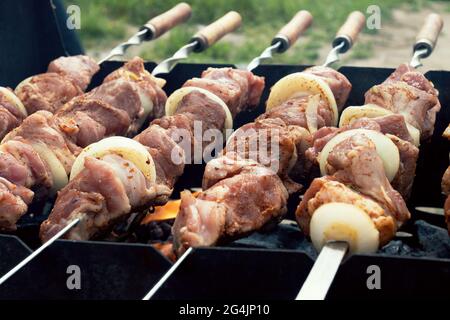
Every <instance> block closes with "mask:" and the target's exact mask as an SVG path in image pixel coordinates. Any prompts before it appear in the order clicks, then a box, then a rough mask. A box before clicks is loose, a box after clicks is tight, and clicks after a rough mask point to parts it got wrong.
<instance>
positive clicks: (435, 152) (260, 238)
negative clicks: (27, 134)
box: [0, 8, 450, 300]
mask: <svg viewBox="0 0 450 320" xmlns="http://www.w3.org/2000/svg"><path fill="white" fill-rule="evenodd" d="M47 9H48V8H47ZM57 36H58V35H54V37H57ZM56 47H58V48H56V52H58V53H51V54H49V59H48V60H50V58H54V57H55V56H57V55H61V54H63V53H64V52H63V50H62V47H63V46H62V45H61V46H60V47H59V45H58V46H56ZM0 58H1V56H0ZM27 61H28V60H27ZM122 65H123V62H120V61H105V62H103V63H102V64H101V66H100V67H101V68H100V71H99V72H98V73H97V74H96V75H95V76H94V77H93V79H92V81H91V83H90V86H89V88H88V90H90V89H91V88H94V87H96V86H98V85H100V84H101V83H102V81H103V79H104V78H105V77H106V76H107V75H108V74H110V73H111V72H112V71H114V70H116V69H118V68H120V67H121V66H122ZM156 66H157V64H156V63H154V62H146V63H145V68H146V70H148V71H149V72H152V71H153V69H155V67H156ZM209 67H214V68H221V67H234V68H236V66H233V65H222V64H191V63H178V64H177V65H175V66H174V68H173V69H171V70H170V71H169V72H168V73H164V74H161V75H160V76H159V77H161V78H163V79H165V80H166V81H167V84H166V86H165V87H164V90H165V92H166V93H167V95H170V94H171V93H172V92H174V91H175V90H177V89H179V88H180V87H181V86H182V85H183V83H185V82H186V81H187V80H188V79H191V78H193V77H200V75H201V73H202V71H204V70H206V69H207V68H209ZM308 67H310V66H309V65H259V66H258V67H256V69H254V70H253V73H254V74H256V75H260V76H263V77H265V82H266V85H265V89H264V92H263V94H262V97H261V103H260V105H259V106H258V107H257V108H254V109H252V110H251V111H247V112H241V113H239V114H238V115H237V117H236V119H235V121H234V128H235V129H237V128H239V127H241V126H242V125H243V124H246V123H249V122H252V121H253V120H254V119H255V118H256V117H258V116H259V115H260V114H262V113H263V112H264V111H265V102H266V100H267V98H268V96H269V92H270V88H271V87H272V86H273V85H274V84H275V83H276V82H277V81H278V80H280V79H281V78H283V77H284V76H286V75H288V74H291V73H294V72H300V71H302V70H304V69H306V68H308ZM43 69H44V68H43V67H42V65H41V66H38V67H36V69H33V70H36V73H37V72H38V71H39V72H40V71H43ZM22 71H23V70H22ZM22 71H20V72H18V73H17V76H12V77H8V78H6V79H0V81H1V82H2V85H9V86H15V85H16V84H17V82H18V80H21V79H23V78H24V74H23V72H22ZM338 71H339V72H341V73H342V74H343V75H345V76H346V77H347V78H348V80H349V81H350V82H351V83H352V86H353V87H352V91H351V93H350V97H349V99H348V101H347V103H346V106H349V105H362V104H363V103H364V93H365V92H366V91H367V90H368V89H369V88H371V87H372V86H374V85H376V84H379V83H381V82H383V81H384V80H385V79H386V78H387V77H388V76H389V75H390V74H391V73H392V72H393V71H394V70H393V69H389V68H364V67H348V66H343V67H341V68H339V69H338ZM425 76H426V77H427V78H428V79H429V80H430V81H431V82H433V83H434V85H435V87H436V89H437V90H439V92H440V95H439V100H440V102H441V104H442V109H441V111H440V112H439V113H438V115H437V120H436V124H435V130H434V134H433V136H432V138H431V139H430V140H429V141H427V142H424V143H422V145H421V146H420V155H419V161H418V164H417V169H416V178H415V180H414V185H413V190H412V195H411V197H410V199H409V201H408V202H407V204H408V208H409V209H410V211H411V213H412V218H411V219H410V220H409V221H408V222H407V224H406V225H405V226H404V227H403V228H402V232H403V234H400V233H399V234H398V235H397V236H396V237H395V238H394V239H393V240H392V241H391V242H389V243H388V244H387V245H386V246H384V247H383V248H381V249H380V250H379V251H378V252H377V253H374V254H353V255H350V256H349V257H347V258H345V259H344V261H343V263H342V265H341V267H340V268H339V270H338V272H337V275H336V278H335V281H334V282H333V284H332V286H331V289H330V291H329V293H328V296H327V298H328V299H344V298H357V299H385V298H397V297H399V296H400V297H402V298H408V297H410V298H417V297H424V298H448V297H450V294H449V291H448V289H447V288H448V287H449V286H450V237H449V236H448V233H447V230H446V224H445V221H444V217H443V216H442V215H435V214H429V213H425V212H422V211H418V210H416V209H415V208H416V207H436V208H442V207H443V203H444V196H443V195H442V194H441V178H442V174H443V173H444V171H445V170H446V168H447V166H448V152H449V149H448V142H447V141H445V140H444V139H443V138H442V133H443V131H444V130H445V128H446V127H447V125H448V123H450V111H449V109H448V106H450V93H449V92H448V90H447V89H448V88H450V72H449V71H441V70H433V71H429V72H427V73H425ZM204 169H205V163H203V164H189V165H187V166H186V168H185V170H184V173H183V175H182V176H181V177H180V179H179V180H178V181H177V183H176V186H175V190H174V192H173V194H172V197H174V198H179V196H180V192H181V191H183V190H185V189H192V188H198V187H201V183H202V177H203V173H204ZM299 196H300V194H297V195H295V194H294V195H293V196H291V198H290V202H289V205H288V214H287V217H286V219H285V220H284V221H283V222H282V223H281V224H279V225H278V226H272V227H268V228H266V229H265V230H261V231H259V232H256V233H253V234H251V235H249V236H247V237H244V238H242V239H239V240H235V241H233V242H231V243H228V244H227V245H222V246H218V247H209V248H202V247H200V248H193V249H192V253H191V254H189V255H188V256H186V257H185V259H184V260H183V261H182V262H181V263H180V265H179V267H178V268H177V269H176V270H175V272H174V273H173V274H172V276H171V277H170V278H168V280H167V281H166V282H165V283H164V284H163V285H162V287H160V289H159V290H158V291H157V292H156V294H155V295H154V298H155V299H163V300H166V299H213V300H217V299H248V298H252V299H275V300H282V299H290V300H291V299H294V298H295V297H296V295H297V293H298V291H299V289H300V287H301V285H302V284H303V282H304V281H305V279H306V278H307V276H308V274H309V273H310V271H311V269H312V267H313V265H314V261H315V259H316V258H317V252H316V250H315V249H314V247H313V246H312V244H311V241H310V240H309V239H307V238H305V236H304V235H303V234H302V233H301V232H300V230H299V228H298V227H297V225H296V223H295V222H294V221H295V209H296V205H297V204H298V202H299V201H298V197H299ZM53 200H54V199H49V201H47V202H45V203H35V204H33V206H31V207H30V209H29V212H28V213H27V214H26V215H25V216H23V217H22V218H21V219H20V220H19V222H18V224H17V231H15V232H13V233H12V234H11V235H0V276H1V275H3V274H5V273H6V272H7V271H8V270H10V269H11V268H12V267H13V266H15V265H16V264H17V263H19V262H20V261H21V260H23V258H25V257H26V256H28V255H29V254H30V253H31V252H32V249H34V248H37V247H38V246H39V245H40V244H41V242H40V240H39V236H38V233H39V226H40V224H41V223H42V221H44V220H45V219H46V218H47V216H48V214H49V212H50V211H51V208H52V204H53ZM132 231H136V230H132ZM141 231H142V232H141V235H140V237H137V238H136V237H133V236H127V235H131V234H128V233H127V230H125V236H124V237H116V238H109V239H108V241H107V240H97V241H69V240H57V241H56V242H54V243H53V244H52V245H50V246H49V247H48V248H47V249H46V250H45V251H43V252H42V253H41V254H40V255H38V256H37V257H36V258H35V259H33V260H31V261H30V262H29V263H28V264H26V265H25V266H24V267H23V268H22V269H20V270H19V271H17V273H15V274H14V276H12V277H11V278H10V279H8V280H7V281H6V282H5V283H4V284H2V285H1V286H0V299H86V300H87V299H141V298H142V297H143V296H144V295H145V294H146V293H147V292H148V290H149V289H150V288H152V287H153V286H154V285H155V284H156V283H157V282H158V280H160V279H161V277H162V276H163V275H164V274H165V273H166V272H167V271H168V270H169V269H170V267H171V266H172V264H173V261H170V260H169V259H168V258H166V257H165V256H163V255H162V254H161V252H159V251H158V250H156V249H155V247H154V246H152V245H151V244H150V243H145V242H146V241H147V240H146V232H150V231H148V230H141ZM164 237H167V235H164ZM161 240H164V239H161ZM142 242H144V243H142ZM373 266H376V267H377V268H379V269H380V270H381V289H369V288H368V286H367V279H368V277H369V276H370V270H371V268H373ZM73 267H75V269H78V270H79V271H80V275H81V278H80V286H81V288H80V289H77V288H75V289H69V288H68V286H67V281H68V277H69V276H70V275H71V272H73V270H74V269H73ZM71 270H72V271H71ZM262 279H264V280H263V281H262Z"/></svg>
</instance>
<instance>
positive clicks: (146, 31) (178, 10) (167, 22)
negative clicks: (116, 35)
mask: <svg viewBox="0 0 450 320" xmlns="http://www.w3.org/2000/svg"><path fill="white" fill-rule="evenodd" d="M191 13H192V9H191V6H190V5H189V4H187V3H185V2H180V3H179V4H177V5H176V6H174V7H173V8H172V9H170V10H168V11H166V12H164V13H162V14H160V15H158V16H156V17H154V18H152V19H150V20H149V21H148V22H147V23H146V24H145V25H143V26H142V27H141V28H140V30H139V32H137V33H136V34H134V35H133V36H132V37H131V38H130V39H128V41H126V42H124V43H121V44H119V45H118V46H116V47H115V48H113V49H112V50H111V51H110V52H109V54H108V55H107V56H106V57H104V58H103V59H102V60H100V61H99V64H102V63H103V62H104V61H107V60H109V59H111V58H113V57H117V56H123V55H124V54H125V52H126V50H127V49H128V48H129V47H130V46H136V45H139V44H141V43H142V42H143V41H151V40H155V39H157V38H159V37H160V36H162V35H163V34H164V33H166V32H167V31H169V30H170V29H172V28H174V27H175V26H177V25H179V24H181V23H183V22H186V21H187V20H188V19H189V18H190V17H191Z"/></svg>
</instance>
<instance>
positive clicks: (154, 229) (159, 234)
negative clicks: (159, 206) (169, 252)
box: [134, 220, 174, 243]
mask: <svg viewBox="0 0 450 320" xmlns="http://www.w3.org/2000/svg"><path fill="white" fill-rule="evenodd" d="M173 221H174V220H167V221H152V222H150V223H147V224H144V225H140V226H138V227H137V228H136V230H135V232H134V234H135V235H136V238H137V241H138V242H144V243H154V242H165V241H167V240H169V238H170V237H171V236H172V224H173Z"/></svg>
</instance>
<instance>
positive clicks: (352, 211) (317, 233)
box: [310, 202, 380, 253]
mask: <svg viewBox="0 0 450 320" xmlns="http://www.w3.org/2000/svg"><path fill="white" fill-rule="evenodd" d="M310 235H311V241H312V243H313V245H314V247H315V248H316V249H317V251H320V250H321V249H322V247H323V246H324V245H325V244H326V243H327V242H328V241H345V242H347V243H348V244H349V247H350V252H351V253H373V252H376V251H377V250H378V247H379V245H380V242H379V232H378V230H377V228H376V227H375V224H374V222H373V221H372V219H370V217H369V215H368V214H367V213H366V212H364V211H363V210H362V209H360V208H358V207H356V206H354V205H352V204H348V203H340V202H330V203H326V204H324V205H322V206H320V207H319V208H318V209H317V210H316V211H314V213H313V215H312V218H311V222H310Z"/></svg>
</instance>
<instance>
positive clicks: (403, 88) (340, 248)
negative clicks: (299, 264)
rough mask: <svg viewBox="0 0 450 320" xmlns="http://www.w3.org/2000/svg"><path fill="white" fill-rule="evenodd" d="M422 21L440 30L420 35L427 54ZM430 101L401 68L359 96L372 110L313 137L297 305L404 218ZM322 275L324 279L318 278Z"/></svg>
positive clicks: (417, 76) (319, 293)
mask: <svg viewBox="0 0 450 320" xmlns="http://www.w3.org/2000/svg"><path fill="white" fill-rule="evenodd" d="M430 20H431V21H433V23H432V24H431V25H440V27H439V28H433V30H434V31H433V32H429V33H427V34H429V35H431V36H430V39H434V40H433V42H431V40H430V42H431V43H432V44H433V46H432V47H431V49H432V48H433V47H434V43H435V40H436V39H437V36H438V34H439V32H440V29H441V28H442V20H441V18H440V17H439V16H438V15H431V16H430V18H429V20H428V21H427V23H426V24H425V28H428V27H429V25H430V23H429V22H430ZM423 33H424V32H423V30H422V32H421V34H423ZM414 59H417V55H416V54H415V55H414V58H413V63H412V64H414V63H416V62H414ZM374 96H375V97H374ZM437 96H438V92H437V91H436V90H435V89H434V87H433V84H432V83H431V82H430V81H428V80H427V79H426V78H425V77H424V76H423V75H422V74H421V73H419V72H417V71H414V70H413V69H412V68H410V67H408V66H406V65H401V66H400V67H399V68H397V69H396V70H395V71H394V73H393V74H392V75H391V76H390V77H389V78H388V79H387V80H386V81H385V82H384V83H382V84H381V85H378V86H375V87H373V88H371V89H370V90H369V91H368V92H367V93H366V96H365V97H366V103H367V102H370V103H374V102H377V104H375V105H374V104H371V105H365V106H363V107H354V108H348V109H346V111H344V113H343V115H342V117H341V125H342V126H341V127H340V128H339V129H329V130H328V132H324V133H322V134H321V133H320V131H321V130H327V129H328V128H325V129H321V130H319V131H318V132H317V134H318V139H316V141H314V147H313V148H312V149H314V150H313V151H312V152H311V154H315V155H316V159H317V162H318V163H319V164H320V167H321V173H322V174H323V175H324V176H323V177H321V178H317V179H315V180H314V181H313V182H312V184H311V186H310V187H309V189H308V190H307V191H306V193H305V195H304V197H303V199H302V201H301V202H300V204H299V206H298V208H297V211H296V216H297V222H298V224H299V226H300V228H301V229H302V231H303V232H304V233H305V234H307V235H309V236H310V237H311V240H312V242H313V244H314V246H315V247H316V249H317V250H321V253H320V255H319V257H318V259H317V261H316V263H315V265H314V267H313V269H312V270H311V273H310V275H309V276H308V278H307V280H306V281H305V283H304V284H303V287H302V289H301V291H300V293H299V295H298V296H297V299H299V300H305V299H324V298H325V296H326V294H327V292H328V288H329V287H330V285H331V283H332V280H333V278H334V275H335V274H336V272H337V270H338V267H339V264H340V262H341V261H342V258H343V257H344V255H345V253H346V251H347V250H349V251H350V252H353V253H370V252H375V251H377V250H378V249H379V248H380V247H381V246H383V245H384V244H386V243H387V242H389V241H390V240H391V239H392V238H393V237H394V236H395V233H396V231H397V230H398V229H399V228H400V227H401V226H402V225H403V224H404V223H405V222H406V221H407V220H408V219H409V218H410V213H409V211H408V208H407V206H406V203H405V200H404V198H407V197H408V196H409V193H410V189H411V186H412V182H413V179H414V175H415V164H416V161H417V157H418V149H417V147H416V145H418V144H419V142H420V140H422V141H423V140H426V139H428V138H429V136H430V135H431V134H432V132H433V129H434V122H435V117H436V112H438V111H439V109H440V103H439V100H438V99H437ZM420 97H422V99H421V98H420ZM424 97H426V98H424ZM386 109H387V110H388V112H386ZM408 125H409V126H408ZM326 270H328V271H329V272H326ZM324 272H325V274H326V275H327V276H326V277H325V278H326V280H325V281H323V280H324V279H325V278H324V279H322V280H320V279H318V278H317V275H318V274H319V273H320V274H324Z"/></svg>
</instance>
